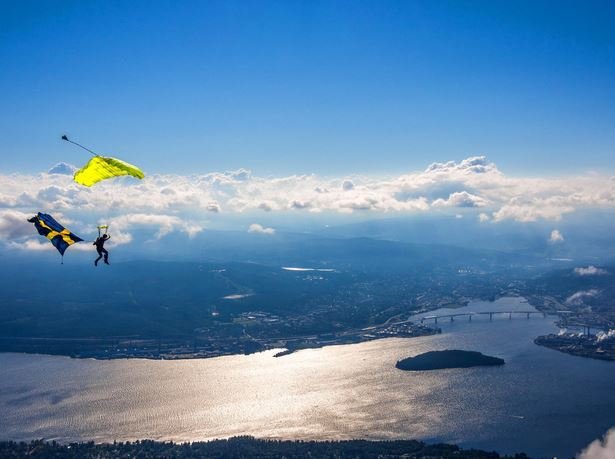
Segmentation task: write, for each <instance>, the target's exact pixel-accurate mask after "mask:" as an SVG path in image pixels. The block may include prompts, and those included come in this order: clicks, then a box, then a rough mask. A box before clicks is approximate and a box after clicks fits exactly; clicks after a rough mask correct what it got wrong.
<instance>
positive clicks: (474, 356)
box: [395, 350, 504, 371]
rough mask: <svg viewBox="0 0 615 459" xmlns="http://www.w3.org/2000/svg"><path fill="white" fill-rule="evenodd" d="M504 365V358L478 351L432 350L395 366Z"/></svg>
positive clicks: (409, 368)
mask: <svg viewBox="0 0 615 459" xmlns="http://www.w3.org/2000/svg"><path fill="white" fill-rule="evenodd" d="M494 365H504V359H500V358H498V357H491V356H488V355H484V354H481V353H480V352H476V351H460V350H446V351H430V352H425V353H424V354H419V355H417V356H415V357H408V358H407V359H403V360H399V361H398V362H397V363H396V364H395V367H396V368H399V369H400V370H405V371H426V370H441V369H444V368H470V367H479V366H494Z"/></svg>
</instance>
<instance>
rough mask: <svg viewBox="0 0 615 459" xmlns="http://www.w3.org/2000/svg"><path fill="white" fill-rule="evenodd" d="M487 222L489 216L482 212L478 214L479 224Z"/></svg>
mask: <svg viewBox="0 0 615 459" xmlns="http://www.w3.org/2000/svg"><path fill="white" fill-rule="evenodd" d="M489 220H491V217H489V215H487V214H486V213H484V212H481V213H480V214H478V221H479V222H481V223H484V222H488V221H489Z"/></svg>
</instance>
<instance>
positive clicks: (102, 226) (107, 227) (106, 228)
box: [97, 225, 109, 237]
mask: <svg viewBox="0 0 615 459" xmlns="http://www.w3.org/2000/svg"><path fill="white" fill-rule="evenodd" d="M97 228H98V237H100V236H102V234H107V231H108V230H109V225H99V226H97ZM101 229H104V230H105V232H104V233H102V234H101V232H100V230H101Z"/></svg>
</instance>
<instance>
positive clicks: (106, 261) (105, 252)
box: [102, 249, 109, 264]
mask: <svg viewBox="0 0 615 459" xmlns="http://www.w3.org/2000/svg"><path fill="white" fill-rule="evenodd" d="M102 252H103V253H104V254H105V263H106V264H109V252H107V249H102Z"/></svg>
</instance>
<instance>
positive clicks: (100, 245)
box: [92, 233, 111, 266]
mask: <svg viewBox="0 0 615 459" xmlns="http://www.w3.org/2000/svg"><path fill="white" fill-rule="evenodd" d="M109 239H111V236H109V235H108V234H106V233H105V234H103V235H102V236H98V237H97V238H96V240H95V241H94V243H93V244H92V245H95V246H96V251H97V252H98V258H97V259H96V260H94V266H98V262H99V261H100V259H101V258H103V257H104V262H105V264H107V265H108V264H109V252H107V250H106V249H105V247H104V245H105V242H107V241H108V240H109Z"/></svg>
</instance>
